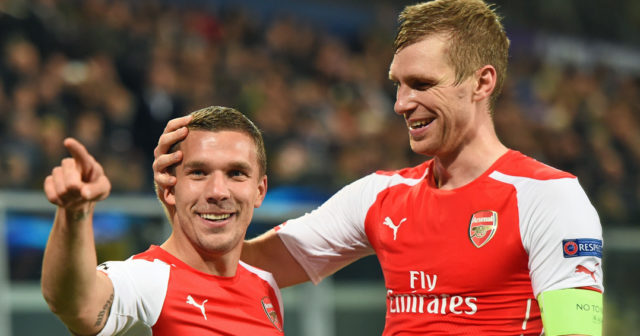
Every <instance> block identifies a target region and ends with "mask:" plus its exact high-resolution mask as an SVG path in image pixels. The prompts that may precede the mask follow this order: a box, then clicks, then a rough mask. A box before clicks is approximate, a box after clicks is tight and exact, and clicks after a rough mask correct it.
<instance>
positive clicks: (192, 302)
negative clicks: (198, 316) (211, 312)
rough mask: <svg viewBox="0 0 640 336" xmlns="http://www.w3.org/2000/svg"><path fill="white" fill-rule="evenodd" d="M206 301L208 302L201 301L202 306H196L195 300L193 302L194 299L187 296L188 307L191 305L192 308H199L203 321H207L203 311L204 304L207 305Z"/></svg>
mask: <svg viewBox="0 0 640 336" xmlns="http://www.w3.org/2000/svg"><path fill="white" fill-rule="evenodd" d="M207 301H209V300H204V301H202V304H198V303H197V302H196V300H194V299H193V298H192V297H191V295H189V296H187V303H188V304H190V305H192V306H194V307H196V308H199V309H200V311H201V312H202V316H204V319H205V320H206V319H207V314H206V313H205V311H204V304H205V303H207Z"/></svg>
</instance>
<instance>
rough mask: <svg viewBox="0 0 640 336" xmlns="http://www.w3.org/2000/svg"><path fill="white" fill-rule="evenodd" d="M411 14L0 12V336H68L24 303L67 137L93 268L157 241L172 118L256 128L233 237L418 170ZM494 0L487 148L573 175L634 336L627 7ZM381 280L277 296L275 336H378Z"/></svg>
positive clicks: (633, 162)
mask: <svg viewBox="0 0 640 336" xmlns="http://www.w3.org/2000/svg"><path fill="white" fill-rule="evenodd" d="M410 3H412V2H408V1H382V0H369V1H362V0H351V1H337V0H335V1H313V0H305V1H278V2H277V4H275V3H267V2H263V1H258V0H242V1H168V0H166V1H160V0H143V1H122V0H120V1H107V0H86V1H80V0H71V1H56V0H34V1H23V0H5V1H4V2H2V3H1V4H0V6H1V7H2V12H0V48H1V49H0V52H1V53H0V57H1V58H0V75H1V80H0V238H2V240H0V250H1V252H0V326H2V327H0V336H1V335H36V334H48V335H54V334H56V335H57V334H61V335H63V334H66V332H65V331H64V328H63V327H62V326H61V325H60V323H59V322H57V320H56V319H55V317H53V316H52V315H51V314H50V313H48V311H47V310H46V306H45V305H44V303H43V301H42V299H41V297H40V294H39V290H38V279H39V272H40V263H41V258H42V248H43V246H44V243H45V242H46V236H47V234H48V229H49V228H50V222H51V216H52V212H53V211H54V209H53V207H52V206H50V205H48V204H47V203H46V201H45V200H44V198H43V195H42V192H41V186H42V183H43V180H44V177H45V176H46V175H47V174H48V173H49V172H50V170H51V168H52V167H53V166H54V165H55V164H57V163H58V162H59V161H60V159H61V158H62V157H64V156H65V155H66V152H65V150H64V148H63V147H62V139H63V138H64V137H65V136H74V137H76V138H78V139H79V140H80V141H82V142H83V143H84V144H85V145H87V147H88V148H89V150H90V151H91V153H92V154H94V155H95V156H96V157H97V158H98V160H99V161H100V162H102V163H103V165H104V166H105V170H106V172H107V174H108V176H109V178H110V179H111V181H112V184H113V190H112V196H111V197H110V200H109V201H108V202H105V205H104V206H102V208H99V209H101V212H100V213H99V214H98V216H97V220H96V226H97V227H98V229H97V235H98V236H97V239H98V243H99V246H98V248H99V257H100V258H101V259H122V258H125V257H127V256H128V255H130V254H131V253H134V252H137V251H140V250H141V249H144V248H146V246H147V245H148V244H149V243H157V242H160V241H161V240H162V239H163V238H164V236H163V235H164V234H165V233H166V225H167V223H166V221H165V220H164V219H163V218H162V213H161V211H160V208H159V206H158V205H157V202H156V201H155V200H154V199H153V193H152V191H151V190H152V188H151V185H152V176H151V162H152V157H151V153H152V150H153V147H154V146H155V143H156V142H157V139H158V136H159V134H160V133H161V132H162V129H163V127H164V125H165V124H166V122H167V121H168V120H169V119H171V118H173V117H176V116H179V115H183V114H185V113H186V112H189V111H192V110H194V109H197V108H200V107H204V106H208V105H226V106H232V107H236V108H238V109H239V110H241V111H243V112H244V113H246V114H248V115H249V116H250V117H251V118H252V119H253V120H255V121H256V122H257V124H258V125H259V127H260V128H261V129H262V130H263V131H264V135H265V140H266V146H267V152H268V156H269V167H268V174H269V187H270V190H269V193H268V195H267V201H266V203H265V206H264V207H263V208H261V209H260V211H258V212H257V214H256V217H257V219H256V221H255V222H254V224H253V225H252V227H251V231H250V232H249V234H250V235H255V234H258V233H260V232H263V231H264V230H266V229H267V228H268V227H270V226H273V225H275V224H277V223H279V222H280V221H281V220H282V219H286V218H287V217H288V216H291V215H296V214H299V213H302V212H304V211H306V210H308V209H309V208H312V207H313V206H314V205H315V204H317V203H319V202H321V201H322V200H324V199H326V197H328V195H330V194H331V193H332V192H334V191H336V190H337V188H339V187H340V186H342V185H344V184H346V183H348V182H350V181H352V180H354V179H356V178H357V177H360V176H362V175H365V174H367V173H370V172H372V171H373V170H374V169H394V168H399V167H403V166H407V165H412V164H415V163H417V162H420V160H421V159H422V158H420V157H418V156H416V155H414V154H412V153H411V152H410V150H409V148H408V146H407V142H408V139H407V136H406V135H405V134H406V131H405V126H404V123H403V121H402V118H400V117H398V116H396V115H394V113H393V100H394V92H393V88H392V87H391V85H390V83H389V81H388V80H387V70H388V65H389V62H390V60H391V58H392V54H391V52H392V48H391V44H392V41H393V37H394V35H393V34H394V29H395V20H396V17H397V14H398V12H399V10H400V9H401V8H402V7H403V6H404V5H406V4H410ZM495 3H496V4H497V5H498V12H499V13H501V14H502V15H503V16H504V17H505V19H504V24H505V26H506V29H507V33H508V35H509V38H510V39H511V41H512V49H511V60H510V61H511V63H510V68H509V75H508V78H507V82H506V85H505V88H504V93H503V95H502V98H501V100H500V101H499V103H498V105H497V108H496V112H495V122H496V127H497V130H498V133H499V135H500V138H501V139H502V140H503V141H504V143H505V144H507V145H508V146H510V147H512V148H515V149H518V150H520V151H521V152H523V153H525V154H528V155H530V156H533V157H535V158H537V159H539V160H541V161H544V162H546V163H548V164H550V165H552V166H555V167H558V168H561V169H564V170H568V171H570V172H572V173H574V174H575V175H577V176H578V177H579V179H580V182H581V184H582V186H583V187H584V188H585V189H586V191H587V194H588V195H589V197H590V198H591V200H592V202H593V203H594V205H595V207H596V208H597V209H598V212H599V214H600V216H601V220H602V222H603V229H604V233H605V238H606V242H605V250H606V254H605V264H604V265H605V286H606V288H607V293H606V296H605V297H606V312H605V324H606V330H607V335H640V331H639V330H640V321H639V319H640V294H639V290H638V284H640V271H639V270H640V227H639V226H640V174H638V172H639V167H640V34H638V32H639V31H640V2H637V1H633V0H626V1H622V0H618V1H610V2H608V3H607V4H606V5H605V4H604V3H603V2H601V1H596V0H587V1H578V0H572V1H570V0H566V1H553V0H540V1H525V0H519V1H506V0H504V1H496V2H495ZM3 236H4V237H3ZM380 281H381V275H380V271H379V267H378V266H377V263H376V261H375V259H374V258H366V259H364V260H362V261H359V262H357V263H355V264H354V265H351V266H349V267H348V268H346V269H345V270H343V271H341V272H339V273H338V274H336V275H335V276H334V277H333V278H332V279H330V280H328V281H326V282H325V283H324V284H323V285H321V286H319V287H312V286H300V287H295V288H292V289H285V290H284V291H283V292H284V295H285V299H286V301H285V302H286V303H288V304H287V305H286V306H285V311H287V315H286V323H285V326H286V327H285V328H286V331H287V332H288V333H289V334H291V335H310V336H311V335H318V336H320V335H372V334H379V333H380V330H381V328H382V325H383V318H384V287H383V286H382V284H381V282H380ZM309 302H312V303H314V304H309Z"/></svg>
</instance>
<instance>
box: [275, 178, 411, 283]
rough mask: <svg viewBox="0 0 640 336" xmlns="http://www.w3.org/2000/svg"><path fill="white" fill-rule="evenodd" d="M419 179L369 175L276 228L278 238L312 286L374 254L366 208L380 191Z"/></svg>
mask: <svg viewBox="0 0 640 336" xmlns="http://www.w3.org/2000/svg"><path fill="white" fill-rule="evenodd" d="M420 180H421V178H406V177H402V176H400V175H397V174H394V175H381V174H371V175H368V176H365V177H363V178H361V179H359V180H357V181H355V182H353V183H351V184H349V185H347V186H345V187H344V188H342V189H341V190H340V191H338V192H337V193H336V194H335V195H333V196H332V197H331V198H330V199H329V200H327V201H326V202H325V203H324V204H322V205H321V206H320V207H318V208H317V209H315V210H313V211H312V212H311V213H308V214H305V215H304V216H302V217H299V218H296V219H292V220H289V221H287V222H286V223H284V224H283V225H281V226H280V227H279V230H278V231H277V233H278V236H279V237H280V239H282V241H283V243H284V245H285V246H286V247H287V249H288V250H289V252H291V254H292V255H293V256H294V258H296V260H297V261H298V263H300V265H301V266H302V268H304V270H305V271H306V272H307V275H308V276H309V278H310V279H311V281H312V282H313V283H314V284H317V283H319V282H320V281H321V280H322V279H323V278H324V277H327V276H329V275H331V274H333V273H335V272H336V271H337V270H339V269H341V268H343V267H344V266H346V265H348V264H350V263H352V262H354V261H356V260H358V259H360V258H362V257H365V256H367V255H371V254H374V250H373V248H372V247H371V244H370V242H369V239H368V238H367V234H366V232H365V219H366V216H367V213H368V211H369V208H370V207H371V205H372V204H373V203H374V202H375V201H376V198H377V197H378V194H379V193H380V191H382V190H384V189H386V188H389V187H390V186H393V185H397V184H408V185H414V184H416V183H418V182H419V181H420Z"/></svg>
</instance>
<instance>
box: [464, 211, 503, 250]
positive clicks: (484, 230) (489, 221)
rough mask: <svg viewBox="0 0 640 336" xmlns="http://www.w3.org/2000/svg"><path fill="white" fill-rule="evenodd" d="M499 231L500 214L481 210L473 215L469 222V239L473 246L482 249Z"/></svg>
mask: <svg viewBox="0 0 640 336" xmlns="http://www.w3.org/2000/svg"><path fill="white" fill-rule="evenodd" d="M496 230H498V213H497V212H495V211H493V210H480V211H476V212H475V213H474V214H473V215H471V220H470V221H469V239H471V243H472V244H473V246H475V247H477V248H481V247H482V246H484V245H485V244H487V243H488V242H489V240H491V238H493V235H494V234H495V233H496Z"/></svg>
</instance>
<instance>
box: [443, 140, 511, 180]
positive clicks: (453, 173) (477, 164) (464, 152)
mask: <svg viewBox="0 0 640 336" xmlns="http://www.w3.org/2000/svg"><path fill="white" fill-rule="evenodd" d="M507 151H508V148H507V147H505V146H504V145H503V144H502V143H501V142H500V141H499V140H498V138H497V137H496V136H494V137H493V139H491V138H488V139H476V140H474V142H473V143H469V144H466V145H464V146H461V150H459V151H457V152H454V153H448V154H443V155H436V156H435V157H434V165H433V175H434V179H435V183H436V186H437V187H438V188H440V189H444V190H452V189H456V188H459V187H462V186H464V185H467V184H469V183H470V182H472V181H473V180H475V179H476V178H478V177H479V176H480V175H482V174H483V173H484V172H485V171H487V169H489V167H491V165H493V164H494V163H495V162H496V160H498V159H499V158H500V157H501V156H502V155H504V154H505V153H506V152H507Z"/></svg>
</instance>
